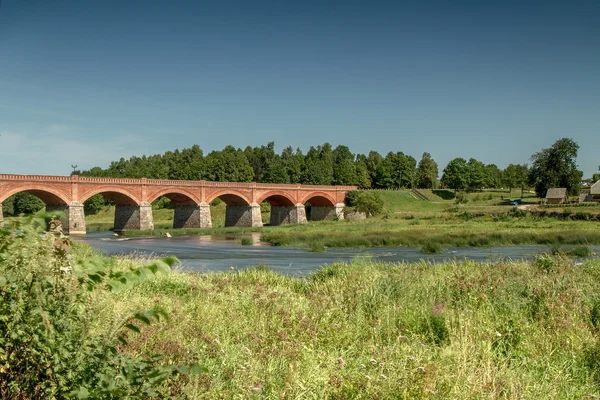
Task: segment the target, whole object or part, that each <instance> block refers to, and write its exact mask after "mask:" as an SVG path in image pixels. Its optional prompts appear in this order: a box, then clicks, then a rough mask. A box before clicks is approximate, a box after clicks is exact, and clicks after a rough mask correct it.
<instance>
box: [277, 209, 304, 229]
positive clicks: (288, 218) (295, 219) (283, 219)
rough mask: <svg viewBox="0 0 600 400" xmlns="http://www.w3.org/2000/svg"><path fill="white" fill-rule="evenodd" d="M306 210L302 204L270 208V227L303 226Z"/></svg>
mask: <svg viewBox="0 0 600 400" xmlns="http://www.w3.org/2000/svg"><path fill="white" fill-rule="evenodd" d="M306 222H307V221H306V209H305V208H304V205H303V204H297V205H295V206H271V220H270V222H269V223H270V225H271V226H277V225H286V224H305V223H306Z"/></svg>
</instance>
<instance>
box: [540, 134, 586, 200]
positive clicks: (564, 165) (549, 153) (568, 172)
mask: <svg viewBox="0 0 600 400" xmlns="http://www.w3.org/2000/svg"><path fill="white" fill-rule="evenodd" d="M578 150H579V145H578V144H577V143H576V142H575V141H574V140H573V139H569V138H562V139H559V140H557V141H556V142H554V144H553V145H552V146H551V147H550V148H547V149H542V150H540V151H539V152H537V153H535V154H533V155H532V156H531V162H532V163H531V171H530V173H529V182H530V184H531V185H532V186H533V187H534V188H535V192H536V194H537V195H538V196H539V197H544V196H546V192H547V191H548V189H550V188H553V187H556V188H566V189H567V191H568V192H569V194H570V195H573V196H576V195H578V194H579V186H580V183H581V177H582V176H583V172H581V171H579V170H578V169H577V164H576V162H575V160H576V158H577V151H578Z"/></svg>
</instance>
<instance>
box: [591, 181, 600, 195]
mask: <svg viewBox="0 0 600 400" xmlns="http://www.w3.org/2000/svg"><path fill="white" fill-rule="evenodd" d="M590 193H591V194H600V181H598V182H596V183H594V184H593V185H592V188H591V189H590Z"/></svg>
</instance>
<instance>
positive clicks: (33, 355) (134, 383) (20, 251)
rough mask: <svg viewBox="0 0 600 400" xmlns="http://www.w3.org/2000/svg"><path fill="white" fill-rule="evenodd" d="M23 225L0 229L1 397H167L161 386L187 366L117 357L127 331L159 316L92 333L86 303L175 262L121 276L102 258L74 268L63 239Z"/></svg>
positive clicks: (36, 224) (37, 224)
mask: <svg viewBox="0 0 600 400" xmlns="http://www.w3.org/2000/svg"><path fill="white" fill-rule="evenodd" d="M29 221H30V222H28V223H25V224H22V225H18V226H14V227H13V228H15V230H13V231H9V230H0V343H2V346H1V350H2V351H0V398H19V399H21V398H22V399H33V398H70V397H78V398H124V397H126V398H151V397H157V396H160V397H165V396H167V395H168V388H167V386H166V382H167V381H168V380H169V379H170V378H171V377H172V376H174V375H177V374H180V373H182V374H186V373H189V372H190V367H164V366H160V362H161V360H160V358H158V357H156V356H150V357H147V358H132V357H129V356H127V355H125V354H121V353H120V352H119V351H117V344H119V343H120V344H121V345H122V346H126V345H127V341H126V333H127V332H130V331H131V332H139V328H138V326H137V325H136V322H135V321H137V323H138V324H139V322H142V323H146V324H147V323H150V320H152V319H158V318H160V317H164V313H162V312H161V311H160V310H158V309H157V310H151V311H146V312H140V313H136V314H135V315H134V316H132V317H131V318H130V319H129V320H127V321H125V322H124V323H123V324H122V325H121V327H120V329H118V330H117V332H116V333H114V334H111V335H98V334H95V333H94V332H93V331H92V330H91V329H90V327H91V326H93V319H94V314H93V312H92V311H91V310H90V305H91V304H92V297H91V292H92V291H94V290H111V291H117V290H120V289H123V288H126V287H129V286H131V285H132V284H133V283H134V282H136V281H141V280H143V278H144V277H146V276H151V275H153V274H155V273H156V272H158V271H169V270H170V265H171V264H172V263H173V262H174V260H175V259H174V258H171V259H165V260H163V261H156V262H154V263H152V264H149V265H146V266H144V267H140V268H138V269H135V270H130V271H126V272H115V271H113V270H111V268H110V267H109V265H107V264H106V262H105V261H104V260H103V259H100V258H97V259H88V260H85V261H83V262H79V263H77V262H75V261H74V260H73V259H72V256H71V255H70V248H71V242H70V240H69V239H68V238H67V237H64V236H61V237H56V236H54V235H52V234H49V233H46V234H45V235H41V232H42V229H41V227H43V225H44V224H43V220H34V219H33V218H30V220H29ZM16 229H18V230H16ZM14 232H19V233H14ZM193 369H194V371H197V370H198V367H196V366H194V367H193Z"/></svg>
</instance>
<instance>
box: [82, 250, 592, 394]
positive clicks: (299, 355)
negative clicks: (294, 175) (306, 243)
mask: <svg viewBox="0 0 600 400" xmlns="http://www.w3.org/2000/svg"><path fill="white" fill-rule="evenodd" d="M548 257H550V256H548ZM548 260H549V262H547V263H546V264H544V263H542V262H541V261H540V262H532V263H507V262H501V263H495V264H476V263H472V262H464V263H459V262H457V263H444V264H428V263H421V264H382V263H371V262H369V261H366V260H357V261H355V262H353V263H352V264H350V265H347V264H333V265H329V266H325V267H323V268H322V269H321V270H319V271H318V272H317V273H315V274H314V275H312V276H311V277H310V278H308V279H301V278H291V277H286V276H282V275H280V274H277V273H274V272H271V271H269V270H268V269H267V268H264V267H263V268H256V269H249V270H245V271H240V272H232V273H213V274H194V273H175V274H170V275H162V276H157V277H155V278H152V279H151V280H150V281H147V282H145V283H143V284H141V285H139V286H137V287H136V288H134V289H132V290H128V291H125V292H123V293H120V294H112V293H103V294H102V295H100V296H98V298H97V301H96V302H94V307H95V308H96V309H97V312H98V320H97V323H96V324H95V325H94V326H93V327H91V329H92V330H93V331H95V332H106V331H110V330H111V329H114V326H115V325H116V324H117V323H118V321H121V320H123V319H124V318H126V317H127V316H128V315H130V313H131V311H133V310H139V309H145V308H150V307H153V306H154V305H156V304H160V305H161V307H163V308H164V309H165V310H166V311H167V312H168V314H169V315H170V321H168V322H167V321H163V322H159V323H155V324H153V325H151V326H148V327H143V328H142V332H141V334H139V335H134V334H132V335H131V336H130V337H129V343H130V345H131V346H130V347H129V348H126V349H124V350H125V351H127V352H129V353H131V354H134V355H143V354H151V353H159V354H162V355H164V356H165V357H167V359H168V360H170V361H171V362H176V363H196V362H197V363H199V364H200V365H202V366H204V367H206V368H207V372H206V373H204V374H202V375H200V376H197V377H192V378H190V379H189V380H183V381H181V382H180V383H179V384H178V386H177V387H176V391H175V393H177V394H178V395H179V396H188V397H189V398H208V399H213V398H266V399H279V398H313V399H359V398H360V399H372V398H379V399H429V398H436V399H458V398H460V399H482V398H490V399H492V398H493V399H495V398H507V399H542V398H543V399H563V398H573V399H575V398H577V399H582V398H586V396H590V395H592V394H598V393H599V392H600V311H598V310H600V262H598V261H589V262H586V263H584V264H583V265H580V266H575V265H574V264H573V263H572V262H571V261H569V260H568V259H564V258H548ZM117 262H118V263H120V264H121V266H122V268H128V267H130V266H133V265H136V263H137V261H136V260H132V259H127V260H118V261H117ZM588 398H590V397H588Z"/></svg>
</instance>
